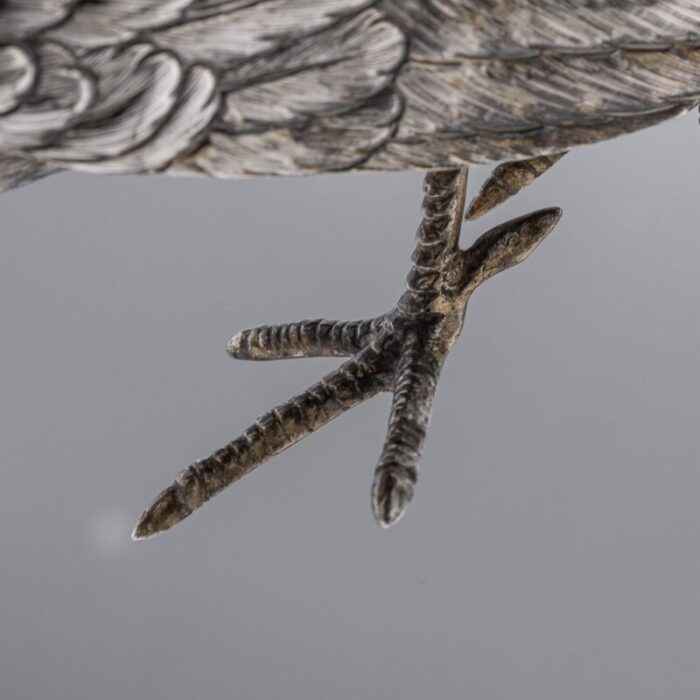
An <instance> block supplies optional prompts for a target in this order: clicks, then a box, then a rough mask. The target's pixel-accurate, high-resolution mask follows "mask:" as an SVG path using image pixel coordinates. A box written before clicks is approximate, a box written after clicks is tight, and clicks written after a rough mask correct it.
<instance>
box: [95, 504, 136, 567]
mask: <svg viewBox="0 0 700 700" xmlns="http://www.w3.org/2000/svg"><path fill="white" fill-rule="evenodd" d="M132 519H133V518H132ZM88 532H89V533H90V542H91V544H92V546H93V547H94V548H95V549H96V550H97V551H98V552H99V553H100V554H106V555H110V556H114V555H115V554H119V553H121V552H122V551H123V550H125V549H126V547H127V546H128V545H129V544H130V543H131V537H130V535H131V522H130V519H129V514H128V513H127V512H126V511H125V510H123V509H121V508H105V509H103V510H102V511H100V512H99V513H96V514H95V515H94V516H93V518H92V521H91V522H90V525H89V528H88Z"/></svg>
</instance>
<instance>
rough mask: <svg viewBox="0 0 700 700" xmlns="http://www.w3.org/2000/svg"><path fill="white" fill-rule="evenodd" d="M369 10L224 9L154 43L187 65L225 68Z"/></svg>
mask: <svg viewBox="0 0 700 700" xmlns="http://www.w3.org/2000/svg"><path fill="white" fill-rule="evenodd" d="M371 4H373V3H372V2H369V1H368V0H295V1H294V2H289V0H262V1H258V2H245V3H244V2H238V3H224V4H223V5H222V6H220V8H219V11H218V12H216V13H215V14H212V15H211V16H206V17H203V18H201V19H197V18H195V19H191V18H189V17H187V18H185V19H184V20H183V21H181V22H180V23H178V24H176V25H175V26H173V27H172V28H169V29H164V30H162V31H159V32H156V33H155V34H154V35H153V38H154V41H155V42H156V43H158V45H160V46H164V47H167V48H169V49H171V50H172V51H174V52H176V53H177V54H178V55H180V56H182V57H183V58H184V59H185V60H189V61H207V62H208V63H213V64H215V65H219V66H222V65H223V66H225V65H228V64H229V63H230V62H233V61H238V60H241V59H245V58H250V57H252V56H257V55H259V54H261V53H272V52H273V51H277V50H279V49H280V48H282V47H283V46H286V45H288V44H290V43H292V42H295V41H298V40H299V39H301V38H302V37H304V36H308V35H309V34H312V33H315V32H318V31H320V30H322V29H324V28H326V27H328V26H330V25H331V24H333V23H334V22H335V21H337V20H338V19H339V18H340V17H342V16H344V15H348V14H351V13H354V12H357V11H359V10H361V9H362V8H363V7H367V6H369V5H371ZM192 6H193V7H196V3H192Z"/></svg>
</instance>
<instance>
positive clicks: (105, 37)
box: [50, 0, 193, 49]
mask: <svg viewBox="0 0 700 700" xmlns="http://www.w3.org/2000/svg"><path fill="white" fill-rule="evenodd" d="M192 4H193V0H157V1H156V2H154V0H100V2H90V1H89V0H88V1H85V0H83V1H82V2H78V3H77V4H76V5H75V7H74V8H73V9H72V12H71V14H70V15H69V16H68V17H67V20H66V21H65V22H64V23H62V24H61V25H60V26H58V27H56V28H55V29H54V30H53V31H51V32H50V36H51V37H52V38H54V39H56V40H57V41H62V42H64V43H66V44H68V45H69V46H75V47H79V48H84V49H94V48H98V47H101V46H108V45H114V44H119V43H126V42H129V41H133V40H134V39H136V38H137V37H138V36H139V34H140V33H141V32H145V31H149V30H152V29H154V28H155V27H160V26H162V25H164V24H167V23H168V22H173V21H176V20H178V19H180V18H181V15H182V12H183V10H184V9H186V8H187V7H188V6H189V5H192Z"/></svg>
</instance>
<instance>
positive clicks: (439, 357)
mask: <svg viewBox="0 0 700 700" xmlns="http://www.w3.org/2000/svg"><path fill="white" fill-rule="evenodd" d="M466 188H467V171H466V169H454V170H445V171H436V172H431V173H429V174H428V175H427V176H426V178H425V184H424V191H425V198H424V200H423V218H422V221H421V225H420V227H419V229H418V234H417V240H416V248H415V251H414V253H413V256H412V260H413V266H412V268H411V271H410V272H409V274H408V277H407V279H406V288H407V289H406V291H405V292H404V294H403V295H402V296H401V298H400V299H399V301H398V303H397V305H396V307H395V308H394V309H393V310H392V311H391V312H389V313H388V314H384V315H382V316H379V317H377V318H375V319H371V320H367V321H325V320H308V321H300V322H297V323H291V324H285V325H279V326H261V327H260V328H255V329H251V330H247V331H243V332H241V333H239V334H237V335H236V336H234V337H233V338H232V339H231V340H230V341H229V344H228V349H229V352H230V353H231V354H232V355H233V356H234V357H236V358H240V359H252V360H272V359H284V358H296V357H323V356H338V357H350V359H348V360H346V361H345V362H344V363H343V364H342V365H341V366H340V368H339V369H338V370H336V371H335V372H333V373H331V374H329V375H328V376H327V377H325V378H324V379H322V380H321V381H320V382H318V383H317V384H314V385H313V386H312V387H310V388H309V389H307V391H305V392H304V393H302V394H300V395H299V396H296V397H294V398H292V399H290V400H289V401H288V402H286V403H284V404H282V405H280V406H278V407H277V408H274V409H273V410H272V411H269V412H268V413H266V414H264V415H263V416H261V417H260V418H258V420H257V421H256V422H255V423H254V424H253V425H252V426H251V427H250V428H248V430H246V431H245V432H244V433H243V434H242V435H241V436H240V437H238V438H237V439H236V440H234V441H233V442H231V443H229V444H228V445H227V446H226V447H224V448H223V449H221V450H219V451H217V452H215V453H214V454H213V455H211V456H210V457H208V458H207V459H205V460H202V461H200V462H196V463H195V464H193V465H192V466H190V467H188V468H187V469H185V470H184V471H182V472H180V474H179V475H178V476H177V478H176V479H175V482H174V483H173V484H172V485H171V486H170V487H168V488H167V489H166V490H165V491H163V492H162V493H161V494H160V495H159V496H158V498H157V499H156V500H155V501H154V502H153V504H152V505H151V506H150V507H149V509H148V510H147V511H146V512H145V513H144V514H143V516H142V517H141V520H140V521H139V523H138V525H137V526H136V529H135V530H134V534H133V537H134V538H135V539H144V538H146V537H151V536H153V535H156V534H158V533H160V532H163V531H164V530H167V529H168V528H170V527H172V526H173V525H175V524H176V523H178V522H180V521H181V520H183V519H184V518H186V517H187V516H188V515H190V514H191V513H192V512H194V511H195V510H196V509H197V508H199V507H200V506H202V505H203V504H204V503H205V502H206V501H208V500H209V499H210V498H212V497H213V496H214V495H216V494H217V493H219V492H220V491H221V490H222V489H224V488H225V487H226V486H228V485H229V484H231V483H233V482H234V481H237V480H238V479H240V478H241V477H242V476H244V475H245V474H247V473H248V472H250V471H252V470H253V469H255V468H256V467H258V466H259V465H260V464H262V463H263V462H265V461H267V460H268V459H270V458H271V457H273V456H274V455H276V454H279V453H280V452H281V451H282V450H284V449H286V448H287V447H290V446H291V445H293V444H294V443H296V442H298V441H299V440H301V439H302V438H304V437H305V436H307V435H309V434H310V433H312V432H313V431H315V430H317V429H318V428H320V427H321V426H322V425H325V424H326V423H327V422H328V421H330V420H331V419H333V418H335V417H336V416H339V415H340V414H341V413H344V412H345V411H347V410H349V409H350V408H352V407H353V406H356V405H357V404H359V403H361V402H362V401H365V400H366V399H369V398H371V397H372V396H374V395H376V394H377V393H379V392H381V391H392V392H393V402H392V408H391V415H390V419H389V427H388V432H387V438H386V442H385V445H384V449H383V451H382V454H381V456H380V458H379V463H378V465H377V468H376V472H375V479H374V484H373V487H372V506H373V510H374V514H375V517H376V518H377V520H378V522H379V523H380V524H381V525H382V526H384V527H388V526H390V525H392V524H394V523H395V522H397V521H398V520H399V518H400V517H401V516H402V515H403V513H404V512H405V510H406V507H407V505H408V503H409V501H410V500H411V498H412V496H413V491H414V487H415V483H416V480H417V477H418V466H419V463H420V458H421V451H422V447H423V443H424V441H425V436H426V433H427V429H428V422H429V419H430V410H431V406H432V401H433V396H434V395H435V390H436V387H437V381H438V377H439V374H440V369H441V367H442V365H443V363H444V361H445V358H446V357H447V354H448V353H449V351H450V348H451V347H452V345H453V344H454V342H455V341H456V340H457V338H458V337H459V334H460V332H461V330H462V327H463V324H464V314H465V312H466V308H467V302H468V301H469V298H470V297H471V295H472V293H473V292H474V290H475V289H476V287H477V286H478V285H479V284H481V283H482V282H483V281H485V280H486V279H488V278H489V277H491V276H493V275H494V274H496V273H497V272H500V271H501V270H504V269H506V268H508V267H511V266H512V265H515V264H516V263H518V262H520V261H522V260H524V259H525V258H527V257H528V255H529V254H530V253H531V252H532V251H533V250H534V249H535V248H536V247H537V245H539V243H540V242H541V241H542V240H543V239H544V238H545V237H546V236H547V235H548V234H549V232H550V231H551V230H552V229H553V228H554V226H555V225H556V223H557V221H558V220H559V217H560V215H561V212H560V210H558V209H544V210H542V211H538V212H534V213H533V214H529V215H527V216H524V217H520V218H519V219H515V220H513V221H510V222H507V223H505V224H502V225H501V226H497V227H496V228H494V229H491V230H490V231H488V232H487V233H485V234H484V235H482V236H481V237H480V238H478V239H477V240H476V241H475V242H474V244H473V245H472V246H471V247H470V248H469V249H468V250H465V251H464V250H461V249H460V248H459V232H460V226H461V220H462V216H463V212H464V202H465V195H466Z"/></svg>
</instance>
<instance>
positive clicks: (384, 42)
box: [0, 0, 700, 177]
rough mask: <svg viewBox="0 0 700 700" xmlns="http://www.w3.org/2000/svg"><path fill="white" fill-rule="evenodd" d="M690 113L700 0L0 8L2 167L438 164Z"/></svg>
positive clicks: (42, 2)
mask: <svg viewBox="0 0 700 700" xmlns="http://www.w3.org/2000/svg"><path fill="white" fill-rule="evenodd" d="M698 103H700V3H698V2H697V0H160V2H153V0H100V2H95V1H94V0H6V2H4V3H2V4H0V156H3V155H4V156H7V157H8V158H10V159H17V158H19V159H20V160H21V159H22V158H23V157H25V158H27V159H28V160H29V159H31V160H32V161H33V162H36V163H39V162H44V163H46V164H47V165H48V166H49V167H71V168H78V169H85V170H90V171H97V172H141V171H145V172H153V171H158V172H160V171H171V172H176V171H178V172H182V171H188V170H189V171H191V172H200V173H204V174H210V175H216V176H224V177H237V176H246V175H262V174H295V173H307V172H318V171H324V170H339V169H348V168H369V169H401V168H430V167H445V166H449V165H452V164H455V163H474V162H486V161H495V160H503V159H514V158H520V157H529V156H532V155H538V154H543V153H552V152H556V151H558V150H563V149H567V148H570V147H571V146H574V145H578V144H584V143H590V142H593V141H597V140H601V139H603V138H608V137H610V136H613V135H617V134H620V133H625V132H627V131H632V130H635V129H639V128H642V127H644V126H646V125H650V124H653V123H656V122H658V121H660V120H662V119H665V118H668V117H670V116H671V115H674V114H677V113H679V112H681V111H683V110H686V109H688V108H690V107H691V106H692V105H696V104H698ZM8 162H9V161H8ZM12 162H14V161H12ZM15 171H17V172H22V169H21V168H17V167H15Z"/></svg>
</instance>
